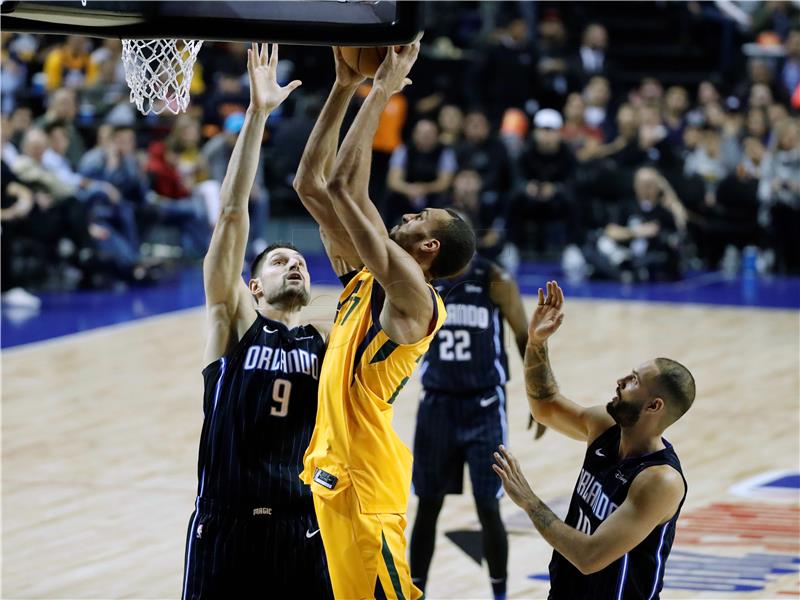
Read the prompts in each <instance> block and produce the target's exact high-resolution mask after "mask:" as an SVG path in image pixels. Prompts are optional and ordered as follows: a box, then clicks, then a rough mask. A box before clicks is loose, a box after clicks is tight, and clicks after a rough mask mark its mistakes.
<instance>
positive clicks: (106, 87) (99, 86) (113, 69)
mask: <svg viewBox="0 0 800 600" xmlns="http://www.w3.org/2000/svg"><path fill="white" fill-rule="evenodd" d="M106 41H114V40H106ZM116 41H119V40H116ZM120 65H121V62H120V57H119V55H118V54H115V53H114V52H113V51H112V50H111V49H110V48H108V47H105V46H104V47H102V48H99V49H98V50H95V52H94V53H92V68H91V72H92V73H91V76H90V78H89V82H88V84H87V86H86V87H85V88H84V89H83V93H82V95H81V111H82V112H85V113H87V114H89V115H91V117H93V118H94V119H97V120H101V119H104V118H105V117H106V116H107V115H108V114H109V113H110V112H111V110H112V109H113V108H114V107H115V106H116V105H117V104H119V102H120V100H125V101H126V102H129V90H128V87H127V84H126V83H125V78H124V72H123V78H122V80H120V79H119V67H120Z"/></svg>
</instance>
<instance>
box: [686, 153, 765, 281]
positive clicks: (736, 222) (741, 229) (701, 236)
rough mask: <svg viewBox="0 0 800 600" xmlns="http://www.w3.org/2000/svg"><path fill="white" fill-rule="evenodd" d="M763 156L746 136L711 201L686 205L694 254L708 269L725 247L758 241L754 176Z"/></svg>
mask: <svg viewBox="0 0 800 600" xmlns="http://www.w3.org/2000/svg"><path fill="white" fill-rule="evenodd" d="M764 155H765V149H764V145H763V144H762V143H761V142H760V141H759V140H758V139H756V138H753V137H750V138H746V139H745V140H744V157H743V159H742V161H741V162H740V163H739V164H738V165H737V167H736V169H735V171H734V172H732V173H730V174H728V175H727V176H725V178H724V179H722V180H721V181H720V182H719V184H718V186H717V189H716V193H715V195H714V197H713V199H712V200H711V202H704V203H699V204H697V205H695V206H688V207H687V208H689V219H688V224H689V231H690V233H691V237H692V239H693V240H694V242H695V243H696V245H697V253H698V256H699V258H701V259H702V260H703V261H704V262H705V264H706V265H707V266H709V267H711V268H716V267H717V266H718V265H720V261H721V260H722V258H723V254H724V253H725V250H726V248H727V247H728V246H731V245H732V246H735V247H737V248H739V249H742V248H744V247H745V246H748V245H751V244H757V243H758V241H759V240H758V236H759V228H758V219H757V216H758V179H759V177H760V176H761V168H762V165H763V162H764Z"/></svg>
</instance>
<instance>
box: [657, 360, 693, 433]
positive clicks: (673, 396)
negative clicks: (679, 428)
mask: <svg viewBox="0 0 800 600" xmlns="http://www.w3.org/2000/svg"><path fill="white" fill-rule="evenodd" d="M655 363H656V368H657V369H658V375H657V376H656V389H657V391H658V393H659V394H660V395H661V396H663V397H664V400H666V402H667V404H668V406H669V409H670V413H671V414H672V416H673V419H672V422H675V421H677V420H678V419H680V418H681V417H682V416H683V414H684V413H685V412H686V411H687V410H689V408H690V407H691V406H692V403H693V402H694V395H695V384H694V377H692V374H691V373H690V372H689V369H687V368H686V367H684V366H683V365H682V364H681V363H679V362H677V361H674V360H672V359H670V358H657V359H656V360H655Z"/></svg>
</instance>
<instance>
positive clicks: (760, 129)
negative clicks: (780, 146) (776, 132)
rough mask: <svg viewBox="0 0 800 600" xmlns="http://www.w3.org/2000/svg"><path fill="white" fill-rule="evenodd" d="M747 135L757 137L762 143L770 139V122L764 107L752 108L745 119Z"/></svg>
mask: <svg viewBox="0 0 800 600" xmlns="http://www.w3.org/2000/svg"><path fill="white" fill-rule="evenodd" d="M745 131H746V135H748V136H751V137H754V138H757V139H758V140H760V141H761V143H762V144H766V143H767V142H768V141H769V122H768V121H767V115H766V112H765V111H764V109H762V108H751V109H750V110H748V111H747V119H746V120H745Z"/></svg>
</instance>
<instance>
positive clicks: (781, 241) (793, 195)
mask: <svg viewBox="0 0 800 600" xmlns="http://www.w3.org/2000/svg"><path fill="white" fill-rule="evenodd" d="M798 173H800V126H798V124H797V121H796V120H792V119H786V120H785V121H783V122H781V123H780V124H778V126H777V127H776V128H775V137H774V139H773V141H772V143H771V145H770V148H769V152H768V153H767V156H766V157H765V158H764V166H763V168H762V178H761V182H760V183H759V188H758V196H759V199H760V200H761V204H762V210H761V218H760V221H761V222H762V224H765V225H768V227H769V231H770V234H771V235H770V239H771V241H772V243H773V247H774V250H775V259H776V266H777V270H778V271H779V272H782V273H798V272H800V236H798V234H797V232H798V231H800V177H799V176H798Z"/></svg>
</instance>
